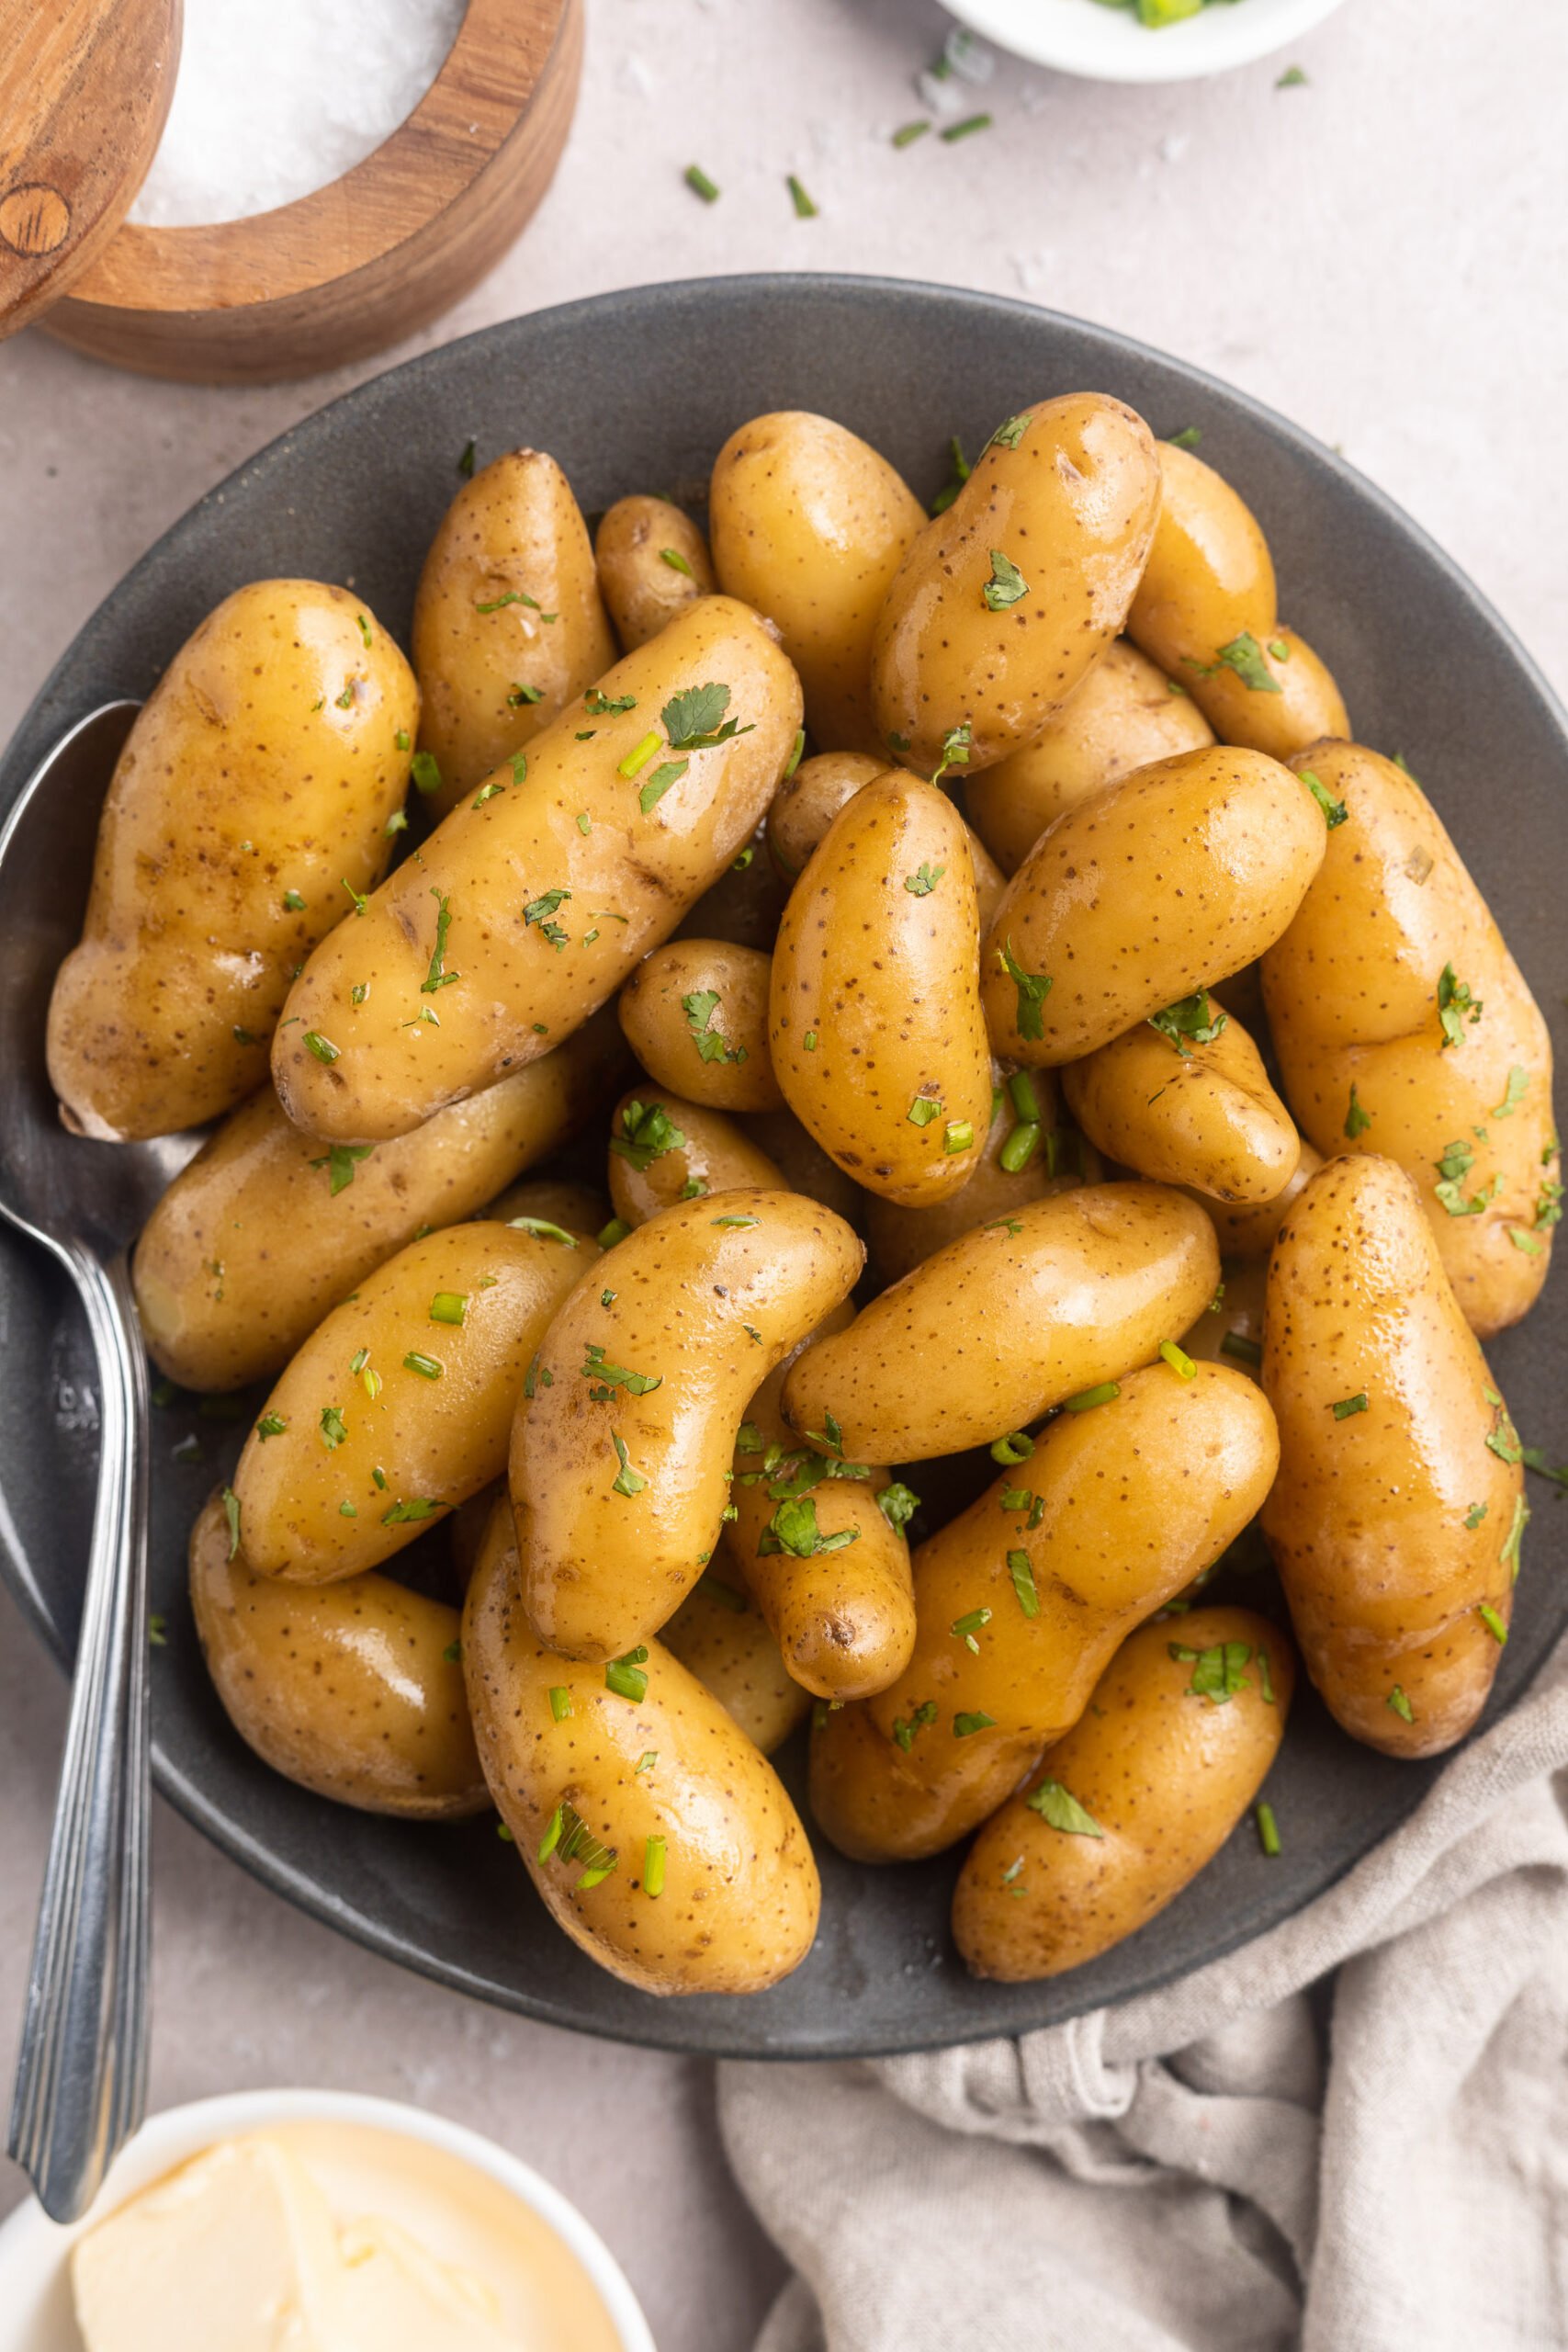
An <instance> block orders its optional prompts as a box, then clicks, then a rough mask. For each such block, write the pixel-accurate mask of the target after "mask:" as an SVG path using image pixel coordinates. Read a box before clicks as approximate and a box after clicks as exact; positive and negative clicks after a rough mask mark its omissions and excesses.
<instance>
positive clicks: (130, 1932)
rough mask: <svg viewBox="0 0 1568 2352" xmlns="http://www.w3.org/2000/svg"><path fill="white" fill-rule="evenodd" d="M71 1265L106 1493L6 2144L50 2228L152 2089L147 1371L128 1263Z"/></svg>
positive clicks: (96, 1517) (131, 2124)
mask: <svg viewBox="0 0 1568 2352" xmlns="http://www.w3.org/2000/svg"><path fill="white" fill-rule="evenodd" d="M69 1262H70V1266H71V1272H72V1273H73V1277H74V1279H75V1281H76V1283H77V1286H78V1288H79V1289H80V1291H81V1294H82V1298H83V1302H84V1304H85V1307H86V1310H87V1320H88V1323H89V1325H90V1327H91V1330H92V1336H93V1344H94V1347H95V1349H96V1354H97V1363H98V1385H99V1392H100V1407H99V1431H100V1437H99V1454H98V1492H97V1500H96V1507H95V1510H94V1514H93V1534H92V1544H91V1547H90V1550H89V1552H88V1556H87V1576H86V1585H85V1592H84V1595H83V1606H82V1629H81V1634H80V1638H79V1642H78V1646H77V1651H76V1670H75V1677H74V1679H73V1684H72V1691H71V1712H70V1716H69V1719H68V1721H67V1724H66V1731H65V1752H64V1757H63V1759H62V1765H61V1772H60V1790H59V1794H58V1796H57V1798H56V1800H55V1812H54V1827H53V1831H52V1834H51V1839H50V1849H49V1860H48V1862H47V1865H46V1867H45V1871H44V1883H43V1894H42V1897H41V1899H40V1901H39V1917H38V1928H37V1932H36V1934H35V1937H34V1939H33V1954H32V1966H31V1970H30V1973H29V1975H28V1996H27V2007H26V2010H25V2013H24V2018H23V2026H22V2042H21V2054H20V2058H19V2060H18V2063H17V2082H16V2090H15V2094H14V2097H13V2100H12V2107H11V2128H10V2140H9V2146H10V2152H11V2154H12V2155H13V2156H15V2157H16V2159H17V2163H18V2164H19V2165H22V2167H23V2169H24V2170H25V2171H26V2172H27V2173H28V2176H29V2177H30V2178H31V2180H32V2183H33V2186H34V2188H36V2189H37V2191H38V2194H39V2202H40V2203H41V2205H42V2206H43V2209H44V2211H45V2212H46V2213H48V2214H50V2215H51V2217H52V2219H53V2220H55V2221H57V2222H70V2221H74V2220H76V2219H77V2217H78V2216H79V2215H80V2214H82V2213H83V2212H85V2211H86V2209H87V2207H88V2205H90V2204H91V2202H92V2200H93V2198H94V2196H95V2195H96V2191H97V2188H98V2187H99V2184H100V2183H101V2181H102V2179H103V2177H104V2175H105V2173H106V2172H107V2169H108V2165H109V2163H110V2160H111V2159H112V2158H113V2156H114V2154H115V2152H116V2151H117V2149H118V2148H119V2147H120V2146H121V2145H123V2143H124V2142H125V2141H126V2140H128V2139H129V2138H130V2134H131V2133H132V2132H133V2131H135V2129H136V2127H137V2125H138V2124H139V2123H140V2122H141V2116H142V2112H143V2109H144V2105H145V2100H146V2086H147V1973H148V1884H147V1880H148V1812H149V1780H148V1773H149V1766H148V1754H149V1740H148V1680H149V1677H148V1651H147V1638H148V1636H147V1495H148V1395H147V1363H146V1358H145V1356H144V1355H143V1353H142V1349H141V1338H140V1335H139V1333H138V1331H137V1329H136V1321H135V1308H134V1306H133V1305H132V1302H131V1294H130V1272H129V1268H128V1266H127V1263H126V1261H125V1259H124V1258H123V1257H121V1258H118V1259H117V1260H116V1261H114V1263H113V1264H112V1265H105V1264H103V1263H102V1262H101V1261H99V1260H98V1259H96V1258H95V1257H93V1256H91V1255H89V1254H88V1253H87V1252H86V1251H85V1250H76V1249H73V1250H71V1252H70V1255H69Z"/></svg>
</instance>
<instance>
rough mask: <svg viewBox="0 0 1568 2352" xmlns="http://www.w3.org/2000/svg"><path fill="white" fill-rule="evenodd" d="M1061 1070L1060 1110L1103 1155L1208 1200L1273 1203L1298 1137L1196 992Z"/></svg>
mask: <svg viewBox="0 0 1568 2352" xmlns="http://www.w3.org/2000/svg"><path fill="white" fill-rule="evenodd" d="M1158 1017H1160V1018H1163V1019H1165V1020H1166V1021H1167V1023H1168V1025H1167V1026H1166V1027H1164V1028H1159V1027H1156V1025H1155V1023H1153V1022H1149V1021H1145V1022H1144V1023H1141V1024H1140V1025H1139V1027H1137V1028H1136V1029H1129V1030H1128V1031H1126V1033H1125V1034H1124V1035H1122V1036H1120V1037H1113V1038H1112V1039H1111V1043H1110V1044H1109V1045H1108V1046H1097V1048H1096V1049H1095V1051H1094V1052H1093V1053H1092V1054H1088V1055H1086V1056H1085V1057H1084V1059H1083V1060H1082V1061H1079V1062H1068V1063H1067V1065H1066V1068H1065V1069H1064V1070H1063V1072H1062V1091H1063V1092H1064V1093H1065V1094H1066V1098H1067V1107H1068V1109H1069V1110H1070V1111H1071V1113H1072V1114H1073V1117H1074V1118H1075V1119H1076V1120H1077V1124H1078V1125H1079V1126H1080V1127H1081V1128H1082V1129H1083V1132H1084V1134H1085V1135H1086V1136H1088V1137H1089V1141H1090V1143H1092V1144H1096V1145H1098V1147H1099V1148H1100V1150H1101V1151H1102V1152H1104V1154H1105V1155H1106V1157H1107V1159H1116V1160H1120V1161H1121V1163H1122V1166H1123V1167H1125V1168H1131V1169H1133V1170H1134V1171H1135V1172H1136V1173H1137V1174H1138V1175H1140V1176H1147V1177H1149V1178H1151V1179H1152V1180H1153V1181H1154V1182H1157V1183H1167V1184H1184V1185H1187V1186H1189V1187H1190V1189H1192V1190H1194V1191H1196V1192H1199V1193H1205V1194H1207V1195H1210V1196H1212V1197H1213V1199H1215V1200H1218V1201H1225V1202H1235V1201H1239V1202H1245V1203H1247V1204H1255V1203H1259V1202H1269V1201H1275V1200H1278V1198H1279V1196H1280V1193H1282V1192H1283V1191H1284V1189H1285V1187H1286V1185H1287V1184H1288V1183H1289V1182H1290V1181H1291V1178H1292V1176H1293V1175H1294V1173H1295V1170H1296V1162H1297V1161H1298V1159H1300V1158H1301V1137H1300V1136H1298V1135H1297V1133H1296V1127H1295V1122H1294V1120H1293V1119H1292V1116H1291V1114H1290V1113H1289V1112H1288V1111H1287V1110H1286V1108H1285V1106H1284V1104H1283V1103H1281V1102H1280V1098H1279V1096H1278V1095H1277V1094H1276V1093H1275V1091H1274V1090H1273V1088H1272V1087H1271V1086H1270V1085H1269V1074H1268V1072H1267V1070H1266V1069H1264V1067H1263V1057H1262V1055H1261V1054H1260V1053H1259V1052H1258V1048H1257V1046H1255V1045H1254V1044H1253V1042H1252V1040H1251V1038H1250V1037H1249V1036H1248V1035H1247V1031H1246V1030H1245V1029H1244V1028H1243V1027H1242V1025H1241V1023H1240V1022H1239V1021H1234V1020H1232V1018H1231V1016H1230V1014H1229V1013H1227V1012H1225V1010H1224V1007H1223V1006H1222V1005H1220V1004H1218V1003H1216V1002H1215V1001H1214V999H1213V997H1212V996H1210V995H1209V993H1208V991H1207V989H1198V990H1197V991H1196V992H1195V993H1194V994H1193V995H1192V996H1191V997H1190V998H1189V999H1188V1000H1187V1002H1186V1004H1185V1005H1183V1006H1179V1007H1177V1008H1175V1012H1174V1015H1162V1016H1158Z"/></svg>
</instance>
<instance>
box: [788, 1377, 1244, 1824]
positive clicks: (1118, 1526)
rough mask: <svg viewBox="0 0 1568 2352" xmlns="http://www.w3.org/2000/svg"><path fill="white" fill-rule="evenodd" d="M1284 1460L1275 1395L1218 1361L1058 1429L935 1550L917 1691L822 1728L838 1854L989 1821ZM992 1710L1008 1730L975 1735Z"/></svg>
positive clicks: (820, 1755)
mask: <svg viewBox="0 0 1568 2352" xmlns="http://www.w3.org/2000/svg"><path fill="white" fill-rule="evenodd" d="M1278 1461H1279V1444H1278V1440H1277V1438H1276V1435H1275V1430H1274V1417H1273V1414H1272V1413H1271V1412H1270V1410H1269V1406H1268V1403H1267V1401H1266V1400H1265V1398H1264V1397H1263V1396H1262V1395H1261V1393H1260V1392H1259V1390H1258V1387H1257V1386H1256V1385H1255V1384H1253V1383H1252V1382H1250V1381H1247V1380H1246V1379H1244V1378H1243V1377H1242V1375H1241V1374H1239V1373H1238V1372H1234V1371H1231V1370H1229V1369H1227V1368H1224V1367H1222V1366H1219V1365H1214V1364H1200V1365H1199V1366H1198V1367H1197V1369H1196V1371H1195V1372H1194V1374H1193V1376H1192V1377H1191V1378H1190V1379H1183V1378H1181V1377H1180V1376H1179V1374H1176V1373H1175V1372H1173V1371H1171V1370H1170V1368H1169V1367H1168V1365H1166V1364H1164V1363H1156V1364H1151V1365H1148V1366H1145V1369H1144V1370H1143V1371H1141V1372H1134V1373H1131V1374H1128V1375H1127V1376H1126V1378H1125V1379H1123V1380H1122V1384H1121V1394H1120V1396H1119V1397H1115V1398H1113V1399H1112V1400H1111V1402H1110V1403H1108V1404H1104V1405H1098V1406H1095V1407H1094V1408H1092V1409H1090V1410H1089V1411H1087V1412H1082V1413H1064V1414H1063V1415H1062V1416H1061V1418H1060V1419H1058V1420H1055V1421H1053V1422H1052V1423H1051V1425H1050V1427H1049V1428H1048V1429H1047V1430H1045V1431H1044V1432H1043V1435H1042V1436H1041V1437H1039V1438H1038V1439H1037V1440H1036V1441H1035V1445H1034V1451H1033V1453H1032V1455H1031V1456H1030V1457H1029V1459H1028V1460H1027V1461H1026V1462H1022V1463H1020V1464H1018V1465H1017V1466H1016V1467H1015V1468H1012V1469H1009V1470H1006V1471H1004V1472H1003V1474H1002V1476H1000V1477H999V1478H998V1479H997V1480H996V1481H995V1482H994V1484H993V1485H992V1486H991V1487H988V1488H987V1491H986V1492H985V1493H984V1494H983V1495H981V1496H980V1497H979V1498H978V1499H977V1500H976V1502H974V1503H972V1504H971V1505H970V1507H969V1509H968V1510H966V1511H964V1512H963V1513H962V1514H961V1515H960V1516H959V1518H957V1519H955V1520H953V1521H949V1523H948V1525H947V1526H946V1527H944V1528H942V1530H941V1531H940V1532H939V1533H937V1534H935V1535H933V1536H931V1537H930V1538H929V1539H928V1540H927V1542H925V1543H924V1544H921V1545H920V1546H919V1550H918V1551H917V1552H916V1554H915V1605H916V1610H917V1612H918V1618H919V1630H918V1632H917V1634H916V1638H915V1650H914V1655H913V1657H911V1659H910V1661H909V1664H908V1667H907V1668H905V1671H904V1673H903V1674H902V1675H901V1676H900V1677H899V1679H898V1680H897V1682H896V1683H894V1684H893V1685H892V1686H891V1687H890V1688H889V1689H888V1690H886V1691H882V1692H881V1693H880V1694H879V1695H878V1696H877V1697H876V1698H874V1699H869V1700H866V1701H864V1702H862V1703H861V1704H860V1705H858V1706H853V1707H846V1708H843V1709H841V1710H840V1711H839V1712H838V1713H834V1714H831V1715H829V1719H828V1721H827V1722H826V1723H825V1724H820V1723H819V1724H818V1726H817V1728H816V1730H815V1732H814V1734H813V1737H812V1743H811V1808H812V1811H813V1813H814V1814H815V1815H816V1817H817V1820H818V1823H819V1824H820V1826H821V1827H822V1828H823V1829H824V1830H825V1831H826V1832H827V1834H828V1836H829V1838H831V1839H832V1841H833V1843H834V1845H836V1846H837V1847H839V1848H840V1850H841V1851H842V1852H844V1853H846V1854H849V1855H850V1856H851V1857H852V1859H854V1860H859V1861H881V1862H890V1861H912V1860H919V1859H921V1858H922V1857H924V1856H926V1855H928V1854H934V1853H937V1852H939V1851H940V1850H941V1849H942V1847H944V1846H949V1845H951V1844H952V1843H953V1840H954V1839H955V1838H962V1837H963V1836H964V1835H965V1833H966V1832H967V1831H969V1830H971V1829H973V1828H975V1827H976V1826H978V1824H979V1823H980V1822H981V1821H983V1820H984V1819H985V1818H986V1816H987V1815H988V1814H990V1813H993V1812H994V1811H995V1810H996V1807H997V1806H998V1804H1000V1803H1001V1802H1002V1800H1003V1799H1004V1798H1005V1797H1006V1796H1007V1795H1008V1794H1009V1793H1010V1792H1011V1791H1012V1790H1013V1789H1014V1788H1015V1787H1016V1786H1017V1785H1018V1782H1019V1781H1020V1780H1021V1778H1022V1776H1023V1774H1024V1773H1025V1772H1027V1771H1028V1770H1029V1769H1030V1767H1031V1765H1032V1763H1033V1761H1034V1758H1036V1757H1037V1756H1038V1755H1039V1754H1040V1752H1041V1750H1042V1749H1043V1748H1044V1747H1048V1746H1049V1744H1050V1743H1051V1742H1052V1741H1053V1740H1055V1739H1059V1738H1060V1737H1061V1736H1062V1735H1063V1733H1064V1732H1066V1731H1067V1730H1069V1729H1070V1728H1071V1726H1072V1725H1073V1724H1075V1723H1076V1722H1077V1719H1078V1717H1079V1715H1080V1714H1081V1713H1083V1710H1084V1708H1085V1706H1086V1705H1087V1704H1088V1702H1089V1694H1090V1692H1091V1691H1092V1690H1093V1688H1094V1685H1095V1682H1096V1680H1097V1679H1098V1677H1099V1676H1100V1673H1101V1672H1102V1671H1103V1669H1104V1667H1105V1664H1106V1661H1107V1659H1108V1658H1109V1657H1111V1652H1112V1651H1113V1650H1114V1649H1115V1647H1116V1645H1117V1644H1118V1643H1119V1642H1121V1641H1122V1639H1123V1638H1124V1637H1125V1635H1126V1634H1129V1633H1130V1632H1131V1631H1132V1629H1133V1627H1134V1625H1136V1624H1138V1623H1140V1622H1141V1621H1142V1620H1143V1619H1144V1618H1145V1617H1147V1616H1149V1615H1150V1614H1151V1613H1152V1612H1153V1611H1155V1610H1156V1609H1158V1608H1160V1607H1161V1606H1162V1605H1163V1603H1164V1602H1166V1601H1167V1600H1170V1599H1171V1598H1172V1597H1173V1596H1174V1595H1175V1594H1177V1593H1179V1591H1180V1590H1181V1589H1182V1588H1183V1587H1184V1586H1185V1585H1187V1584H1189V1583H1190V1581H1191V1579H1192V1578H1193V1577H1195V1576H1196V1575H1198V1574H1199V1573H1200V1571H1201V1570H1202V1569H1203V1568H1206V1567H1208V1566H1210V1565H1211V1563H1212V1562H1213V1561H1214V1560H1216V1559H1218V1557H1219V1555H1220V1554H1221V1553H1222V1552H1223V1551H1224V1548H1225V1546H1226V1544H1229V1543H1230V1542H1231V1541H1232V1540H1233V1539H1234V1538H1235V1536H1236V1535H1238V1534H1239V1533H1240V1532H1241V1531H1242V1529H1243V1528H1244V1527H1245V1526H1246V1525H1247V1521H1248V1520H1249V1519H1251V1518H1252V1516H1253V1514H1254V1512H1255V1511H1256V1510H1258V1505H1259V1504H1260V1503H1261V1501H1262V1499H1263V1498H1264V1496H1265V1495H1266V1494H1267V1493H1268V1491H1269V1483H1270V1481H1271V1479H1272V1478H1273V1476H1274V1471H1275V1466H1276V1464H1277V1463H1278ZM1004 1497H1008V1498H1013V1499H1012V1507H1011V1508H1008V1507H1007V1504H1006V1503H1004V1500H1003V1498H1004ZM1041 1498H1043V1511H1040V1512H1039V1517H1038V1521H1037V1524H1036V1525H1035V1526H1033V1527H1031V1526H1030V1524H1029V1521H1030V1520H1031V1518H1032V1517H1035V1515H1036V1512H1037V1511H1038V1510H1039V1504H1040V1499H1041ZM1010 1558H1011V1559H1012V1560H1013V1561H1015V1562H1016V1561H1020V1560H1021V1563H1022V1565H1021V1566H1020V1568H1019V1572H1018V1578H1019V1580H1018V1581H1015V1576H1014V1571H1013V1568H1012V1566H1010ZM1019 1582H1021V1583H1022V1585H1023V1589H1024V1591H1025V1592H1027V1591H1028V1590H1029V1589H1031V1587H1032V1591H1033V1595H1034V1599H1035V1612H1034V1614H1033V1615H1031V1614H1030V1613H1029V1612H1028V1610H1027V1608H1026V1606H1025V1602H1024V1599H1023V1597H1022V1595H1021V1591H1020V1589H1019ZM987 1610H988V1611H990V1616H989V1618H988V1620H985V1621H984V1622H981V1621H980V1613H981V1612H983V1611H987ZM955 1627H959V1628H961V1629H963V1630H961V1631H958V1632H955V1631H954V1628H955ZM971 1643H973V1645H974V1646H973V1647H971V1646H970V1645H971ZM926 1708H931V1709H934V1713H933V1714H931V1715H930V1716H928V1717H926V1719H925V1720H923V1721H921V1720H920V1719H919V1711H921V1710H924V1709H926ZM976 1716H982V1717H988V1718H989V1721H987V1722H983V1723H980V1724H977V1725H975V1726H974V1727H972V1728H970V1729H968V1730H964V1728H963V1725H964V1724H965V1723H966V1722H969V1721H970V1720H971V1719H972V1718H974V1717H976ZM897 1724H903V1725H904V1727H905V1728H904V1731H903V1733H902V1734H900V1733H898V1732H897V1730H896V1728H895V1727H896V1725H897Z"/></svg>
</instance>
